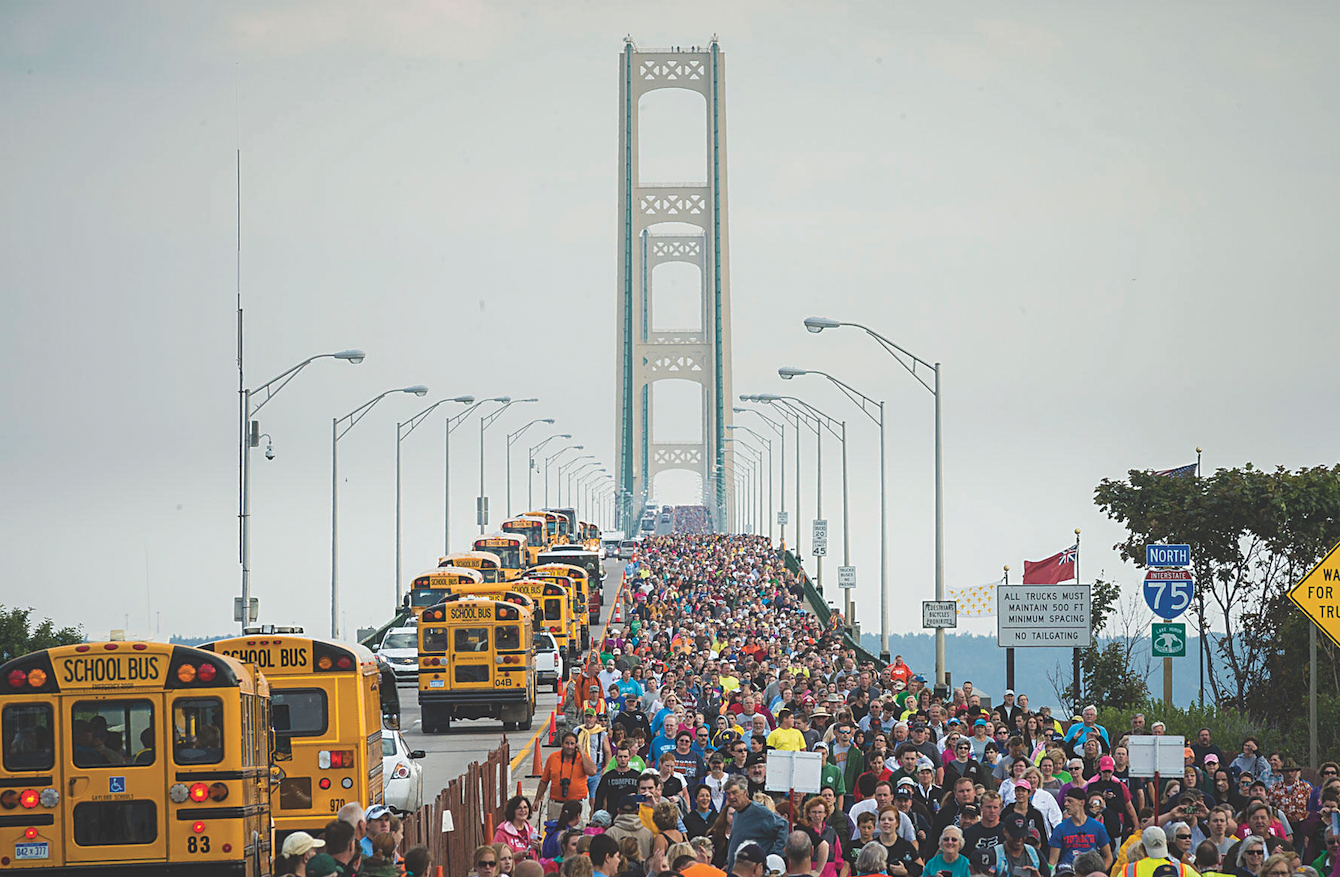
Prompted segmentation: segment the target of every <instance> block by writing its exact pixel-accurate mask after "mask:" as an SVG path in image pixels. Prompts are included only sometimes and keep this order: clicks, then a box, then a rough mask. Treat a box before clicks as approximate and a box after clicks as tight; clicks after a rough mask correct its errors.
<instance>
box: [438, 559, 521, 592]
mask: <svg viewBox="0 0 1340 877" xmlns="http://www.w3.org/2000/svg"><path fill="white" fill-rule="evenodd" d="M437 565H438V566H440V567H442V566H455V567H465V568H466V569H473V570H478V571H479V573H480V574H481V575H482V576H484V581H486V582H489V583H490V584H491V583H493V582H501V581H502V580H503V579H504V578H505V576H504V575H503V568H502V561H501V560H500V559H499V558H498V555H496V554H494V553H493V552H492V551H457V552H456V553H454V554H448V555H447V556H446V557H439V558H438V559H437Z"/></svg>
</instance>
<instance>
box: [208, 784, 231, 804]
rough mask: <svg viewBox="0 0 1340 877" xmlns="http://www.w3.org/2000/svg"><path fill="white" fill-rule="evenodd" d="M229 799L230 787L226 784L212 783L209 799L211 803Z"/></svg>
mask: <svg viewBox="0 0 1340 877" xmlns="http://www.w3.org/2000/svg"><path fill="white" fill-rule="evenodd" d="M227 797H228V786H227V784H225V783H211V784H210V787H209V799H210V800H211V801H222V800H224V799H225V798H227Z"/></svg>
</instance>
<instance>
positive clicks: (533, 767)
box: [516, 738, 544, 795]
mask: <svg viewBox="0 0 1340 877" xmlns="http://www.w3.org/2000/svg"><path fill="white" fill-rule="evenodd" d="M543 772H544V762H543V761H542V760H541V759H540V741H539V738H536V740H535V757H534V758H533V759H531V764H530V773H528V774H526V778H527V779H532V780H533V779H539V776H540V774H541V773H543ZM516 786H517V794H518V795H520V794H521V781H520V780H518V781H517V784H516Z"/></svg>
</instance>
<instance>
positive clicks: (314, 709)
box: [270, 688, 328, 737]
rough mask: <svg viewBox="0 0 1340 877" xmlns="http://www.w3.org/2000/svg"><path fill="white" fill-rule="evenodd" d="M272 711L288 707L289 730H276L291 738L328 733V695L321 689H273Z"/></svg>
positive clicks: (271, 694)
mask: <svg viewBox="0 0 1340 877" xmlns="http://www.w3.org/2000/svg"><path fill="white" fill-rule="evenodd" d="M270 700H271V703H272V704H273V706H272V707H271V709H272V710H275V709H277V708H279V707H287V708H288V709H287V712H288V730H286V731H280V729H279V727H278V726H277V725H276V727H275V730H276V731H277V732H279V733H282V734H286V735H287V736H289V737H318V736H320V735H322V734H324V733H326V724H327V721H328V718H327V716H328V713H327V711H326V693H325V692H324V691H322V690H321V689H319V688H285V689H279V690H275V689H271V691H270Z"/></svg>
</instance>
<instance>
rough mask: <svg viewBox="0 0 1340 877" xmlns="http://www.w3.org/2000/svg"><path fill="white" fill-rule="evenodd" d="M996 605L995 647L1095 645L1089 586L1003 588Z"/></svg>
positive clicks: (1016, 586) (1008, 586)
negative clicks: (1091, 621) (1091, 626)
mask: <svg viewBox="0 0 1340 877" xmlns="http://www.w3.org/2000/svg"><path fill="white" fill-rule="evenodd" d="M996 603H997V605H996V644H997V645H999V646H1000V647H1002V648H1028V647H1030V646H1031V647H1049V648H1075V649H1083V648H1088V647H1089V646H1090V645H1092V644H1093V633H1092V629H1091V628H1090V624H1089V622H1090V617H1091V605H1090V589H1089V586H1088V585H1000V586H999V587H998V588H996Z"/></svg>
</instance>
